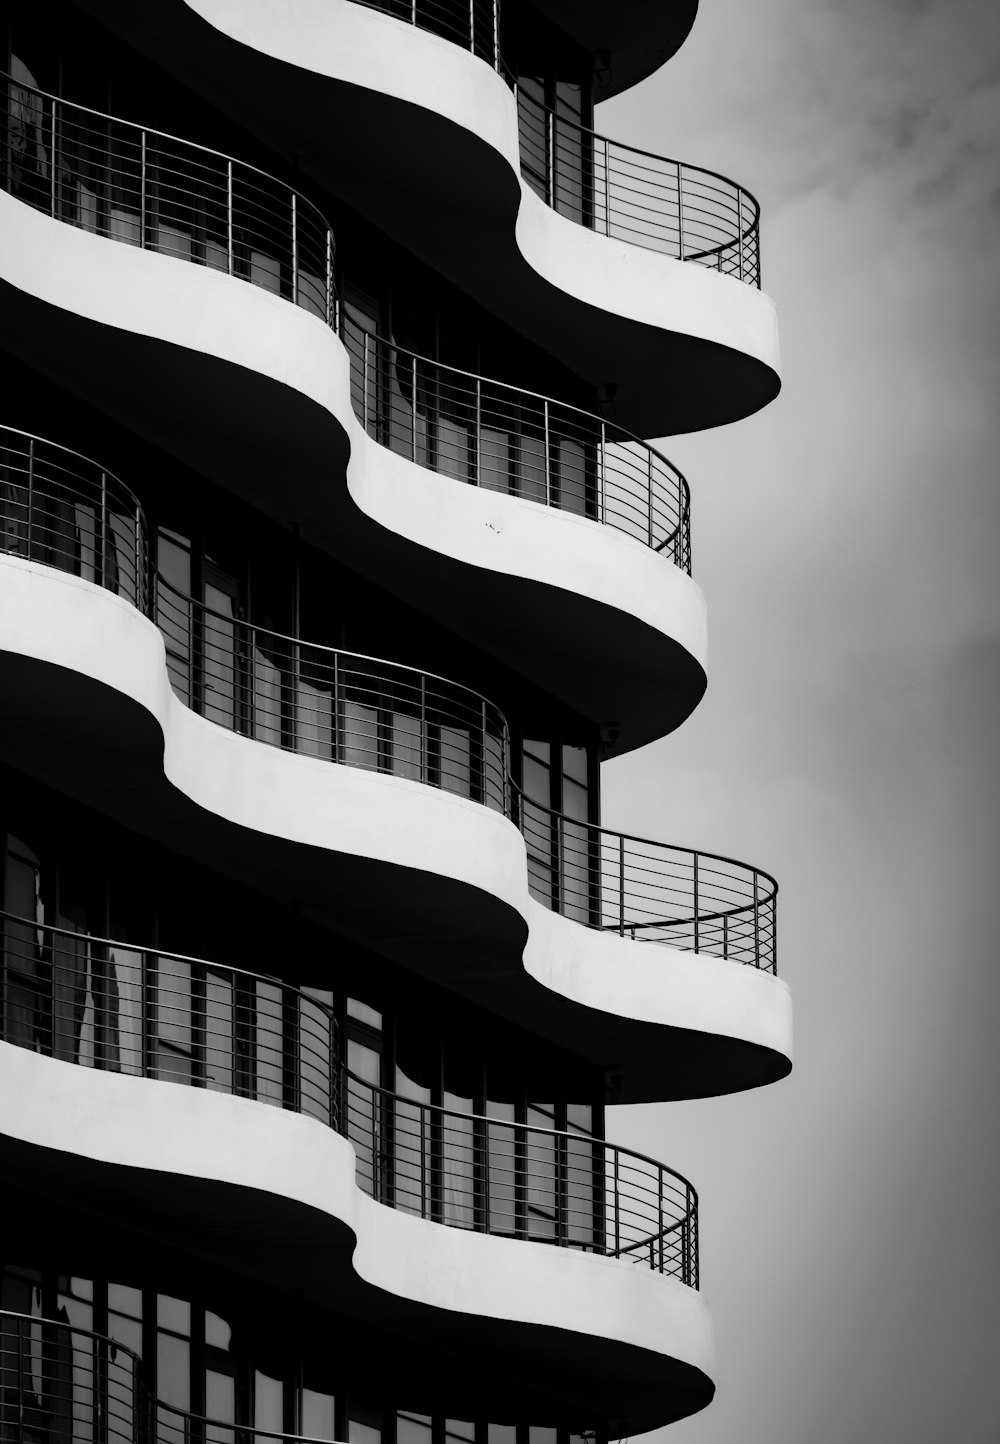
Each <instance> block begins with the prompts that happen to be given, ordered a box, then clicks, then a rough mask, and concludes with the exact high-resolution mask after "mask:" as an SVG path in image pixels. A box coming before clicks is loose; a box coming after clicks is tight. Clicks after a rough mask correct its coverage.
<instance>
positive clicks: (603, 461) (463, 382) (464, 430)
mask: <svg viewBox="0 0 1000 1444" xmlns="http://www.w3.org/2000/svg"><path fill="white" fill-rule="evenodd" d="M341 338H342V340H343V342H344V345H345V346H346V348H347V351H348V353H349V355H350V357H351V402H352V405H353V407H354V413H355V415H356V416H357V418H358V420H359V421H360V422H361V424H362V426H363V427H364V429H365V431H366V432H367V433H368V435H369V436H371V437H373V438H374V439H375V440H376V441H378V442H380V443H381V444H382V445H383V446H387V447H389V448H390V450H392V451H394V452H396V453H397V454H398V455H400V456H404V457H408V458H409V459H410V460H412V461H413V462H414V463H415V464H416V465H418V466H424V467H427V468H428V470H430V471H436V472H440V473H442V474H443V475H445V476H451V477H453V478H454V479H455V480H456V481H462V482H465V483H467V484H468V485H471V486H479V487H483V488H484V489H486V490H488V491H493V492H500V493H502V494H505V495H509V496H517V497H521V498H522V499H524V500H526V501H533V502H537V503H538V504H539V505H542V506H550V507H555V508H557V509H559V510H562V511H569V512H573V513H574V514H575V515H577V516H581V517H586V518H587V519H588V520H591V521H596V522H600V523H603V524H604V525H605V526H609V527H613V528H614V529H615V530H616V531H620V532H623V533H624V534H625V535H626V536H630V537H633V538H634V539H635V540H637V541H640V542H642V543H643V544H644V545H646V546H649V547H651V548H652V549H653V550H654V551H657V552H661V553H662V554H663V555H664V556H666V557H669V558H670V560H671V561H673V563H674V565H675V566H678V567H680V568H681V569H682V570H683V571H685V572H687V574H688V575H689V576H690V574H691V514H690V513H691V498H690V492H689V490H688V484H687V482H686V481H685V479H684V477H683V476H682V475H681V473H680V472H679V471H678V470H677V468H676V467H675V466H673V465H672V464H671V463H670V462H669V461H668V460H667V459H666V457H665V456H663V455H661V453H660V452H659V451H657V450H656V449H655V447H652V446H649V445H648V444H647V443H646V442H645V441H642V440H641V439H640V438H639V437H638V436H633V435H632V433H631V432H629V431H626V430H625V429H624V428H623V427H621V426H618V425H616V424H615V423H614V422H612V421H607V420H603V419H602V418H601V417H598V416H594V415H593V414H591V413H590V412H587V411H582V410H581V409H580V408H579V407H576V406H568V405H566V404H565V403H563V402H561V401H554V400H552V399H551V398H549V397H546V396H540V395H538V394H537V393H535V392H531V391H522V390H520V389H518V388H517V387H514V386H508V385H506V384H505V383H503V382H500V381H492V380H490V379H489V378H487V377H484V376H477V375H475V374H474V373H472V372H470V371H461V370H459V369H458V368H457V367H454V366H443V365H441V364H440V363H439V362H436V361H431V360H430V359H429V358H428V357H426V356H418V355H416V354H415V353H414V352H412V351H407V350H405V349H404V348H403V347H401V346H396V345H393V344H392V343H390V342H387V341H386V340H384V339H383V338H382V337H380V336H375V335H372V334H371V333H370V332H367V331H364V330H363V329H362V328H361V327H360V326H358V325H357V324H356V323H354V322H352V321H351V320H350V318H349V317H344V319H343V322H342V325H341ZM414 398H416V399H415V400H414Z"/></svg>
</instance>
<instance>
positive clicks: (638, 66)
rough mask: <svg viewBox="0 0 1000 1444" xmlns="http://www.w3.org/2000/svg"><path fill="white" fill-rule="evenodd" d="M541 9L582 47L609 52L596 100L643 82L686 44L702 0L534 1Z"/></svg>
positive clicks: (598, 51) (608, 97) (597, 51)
mask: <svg viewBox="0 0 1000 1444" xmlns="http://www.w3.org/2000/svg"><path fill="white" fill-rule="evenodd" d="M533 3H534V5H535V8H536V9H538V10H540V11H541V12H542V14H543V15H547V16H548V17H549V19H550V20H552V21H554V22H555V24H556V25H558V26H559V28H560V29H561V30H563V31H565V33H566V34H567V35H570V36H571V37H572V38H573V39H574V40H575V41H576V43H577V44H578V45H579V46H580V48H581V49H582V50H586V51H588V52H589V53H590V54H591V55H594V56H597V55H599V54H600V52H602V51H607V52H608V53H609V56H610V64H609V65H608V67H607V68H606V69H603V68H602V69H601V70H600V71H599V72H598V83H597V90H596V92H595V96H594V98H595V100H608V99H610V98H611V96H613V95H620V94H621V92H622V91H623V90H628V89H629V87H630V86H632V85H638V83H639V81H640V80H645V78H646V76H647V75H652V74H653V72H654V71H655V70H658V69H659V67H660V66H661V65H664V64H665V63H666V62H667V61H668V60H669V59H670V57H671V56H672V55H675V54H676V53H677V51H678V50H679V49H680V48H681V46H682V45H683V44H684V42H685V40H686V39H687V37H688V36H689V35H690V33H691V27H692V26H693V25H694V21H695V16H696V14H697V13H698V0H533Z"/></svg>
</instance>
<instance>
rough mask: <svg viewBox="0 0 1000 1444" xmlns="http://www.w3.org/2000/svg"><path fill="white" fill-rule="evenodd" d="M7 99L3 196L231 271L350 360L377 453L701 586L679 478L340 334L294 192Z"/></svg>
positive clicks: (441, 370)
mask: <svg viewBox="0 0 1000 1444" xmlns="http://www.w3.org/2000/svg"><path fill="white" fill-rule="evenodd" d="M421 13H422V12H421ZM491 13H492V6H491ZM4 88H5V89H6V92H7V95H6V100H7V103H6V105H4V104H3V97H2V96H0V184H2V186H3V188H4V189H6V190H8V191H9V192H10V193H11V194H13V195H15V196H17V197H18V198H19V199H21V200H24V201H26V202H27V203H28V204H30V205H33V206H35V207H36V208H37V209H40V210H42V211H44V212H46V213H47V214H49V215H51V216H53V217H54V218H55V219H57V220H62V221H66V222H68V223H69V224H72V225H75V226H78V227H79V228H82V229H84V230H89V231H93V232H94V233H96V234H99V235H102V236H105V237H106V238H108V239H111V240H116V241H120V242H125V243H127V244H132V245H136V246H140V247H144V248H146V249H149V250H153V251H156V252H159V253H162V254H166V255H170V256H173V257H174V258H177V259H182V260H185V261H190V262H193V263H195V264H198V265H203V266H207V267H209V268H210V269H214V270H220V271H224V272H228V274H229V275H231V276H236V277H237V278H238V279H241V280H244V281H248V282H251V283H252V284H255V285H258V286H261V287H263V288H264V289H265V290H268V291H271V292H274V293H275V294H278V295H280V296H282V297H284V298H285V299H286V300H290V301H292V302H293V303H294V304H296V305H299V306H301V307H303V308H304V309H306V310H308V311H310V312H311V313H313V314H315V315H317V316H319V317H321V319H323V320H325V321H326V322H327V324H328V325H329V326H330V327H331V328H332V329H333V330H334V331H336V332H338V333H339V334H340V336H341V339H342V341H343V342H344V345H345V347H346V349H347V350H348V352H349V354H350V357H351V361H352V368H351V394H352V401H353V405H354V409H355V412H356V413H357V415H358V418H359V420H361V422H362V424H363V425H364V427H365V429H366V431H367V432H368V433H369V434H370V435H373V436H375V437H376V439H377V440H380V441H383V442H384V443H385V444H386V445H389V446H392V447H393V448H394V449H395V450H397V451H399V452H401V453H402V454H405V455H407V456H408V457H409V458H410V459H411V460H412V461H413V462H415V463H416V464H418V465H422V466H424V467H427V468H429V469H431V470H434V471H438V472H442V473H445V474H448V475H452V476H454V477H456V478H458V479H460V480H465V481H473V482H475V484H477V485H480V486H484V487H486V488H488V489H490V490H493V491H501V492H507V493H509V494H513V495H517V496H522V497H526V498H528V499H529V500H532V501H536V502H541V503H542V504H544V505H549V506H555V507H559V508H561V509H563V510H570V511H574V512H576V513H578V514H579V515H582V516H585V517H587V518H589V519H591V520H594V521H598V522H602V523H605V524H606V525H609V526H612V527H614V528H616V529H617V530H619V531H622V532H625V533H626V535H629V536H633V537H636V538H638V539H639V540H641V541H643V542H645V543H646V544H647V545H648V546H650V547H653V548H654V549H655V550H657V551H662V552H664V553H666V554H668V555H669V556H670V557H671V558H672V560H673V561H674V563H675V564H676V565H677V566H680V567H681V568H683V569H684V570H685V571H687V572H690V570H691V527H690V495H689V491H688V486H687V482H686V481H685V479H684V477H683V476H682V475H681V473H680V472H679V471H678V470H677V469H676V467H674V466H672V465H671V463H670V462H669V461H668V460H667V459H666V458H665V457H664V456H662V455H661V453H660V452H658V451H656V450H655V448H653V447H651V446H648V445H647V444H646V442H644V441H643V440H642V439H641V438H639V437H637V436H634V435H633V434H632V433H630V432H628V431H626V430H625V429H624V428H622V427H620V426H618V425H617V424H616V423H613V422H609V421H606V420H604V419H602V418H601V417H599V416H594V415H593V414H591V413H588V412H586V411H584V410H582V409H581V408H579V407H575V406H570V405H567V404H564V403H562V402H558V401H555V400H554V399H552V398H549V397H544V396H541V395H539V394H537V393H535V392H531V391H527V390H519V389H518V388H516V387H513V386H510V385H508V384H507V383H504V382H499V381H493V380H491V379H490V378H488V377H482V376H475V375H473V374H472V373H470V372H463V371H460V370H459V369H458V368H455V367H447V366H442V365H440V364H439V363H437V362H434V361H431V360H430V359H429V358H427V357H423V356H418V355H417V354H416V353H414V352H404V351H403V350H401V349H400V348H399V347H396V346H394V345H393V344H392V343H391V342H390V341H386V340H385V339H384V338H381V337H374V336H369V334H368V333H366V332H362V331H361V330H360V328H357V327H355V326H353V325H348V324H344V323H343V320H342V318H341V315H340V306H339V303H338V298H337V295H336V291H335V287H334V279H333V256H334V249H335V243H334V235H333V230H332V228H331V227H330V226H329V224H328V223H327V222H326V220H325V219H324V218H323V216H322V215H321V213H320V212H319V211H318V210H317V209H316V207H315V206H313V205H312V204H311V202H308V201H306V200H304V198H303V197H302V196H301V195H299V194H298V193H297V192H295V191H293V190H292V189H291V188H290V187H288V186H286V185H285V184H284V183H283V182H280V181H277V180H274V179H273V178H272V177H270V176H268V175H267V174H266V173H265V172H263V171H261V170H259V169H257V168H256V167H254V166H247V165H245V164H244V163H243V162H242V161H235V160H233V159H232V158H231V157H229V156H226V155H223V154H222V153H221V152H218V151H213V150H210V149H208V148H207V147H205V146H202V145H199V144H197V143H195V142H190V141H185V140H181V139H179V138H177V137H176V136H172V135H168V134H167V133H166V132H162V131H154V130H151V129H148V128H144V127H141V126H137V125H133V124H132V123H131V122H127V121H120V120H117V119H115V118H114V117H112V116H109V115H104V114H102V113H101V112H99V111H94V110H91V109H89V108H88V107H86V106H78V105H75V104H73V103H71V102H68V101H63V100H60V99H59V98H58V97H56V96H53V95H50V94H49V93H48V92H46V91H42V90H37V89H35V88H34V87H32V86H28V85H25V84H23V83H22V82H20V81H15V80H13V79H12V78H11V77H10V76H6V75H5V76H3V77H0V90H3V89H4ZM15 102H16V103H15ZM171 147H172V148H174V150H175V151H176V154H175V153H173V151H171V150H170V148H171ZM53 157H54V161H53ZM234 167H235V169H234ZM359 347H360V351H359ZM369 351H371V353H372V354H371V358H370V359H369ZM401 356H405V357H406V358H407V365H408V367H409V376H410V382H411V383H412V387H411V390H410V393H409V400H407V398H406V395H405V394H404V390H403V389H401V386H400V385H398V384H397V385H393V379H394V378H396V379H398V380H400V381H401V382H402V386H403V387H404V388H405V386H406V384H407V381H406V378H405V377H402V376H401V375H400V374H399V372H398V365H397V360H398V358H399V357H401ZM383 375H384V377H385V381H384V384H382V383H381V382H380V380H379V378H380V377H381V376H383ZM415 396H416V398H417V399H416V403H415V404H414V397H415Z"/></svg>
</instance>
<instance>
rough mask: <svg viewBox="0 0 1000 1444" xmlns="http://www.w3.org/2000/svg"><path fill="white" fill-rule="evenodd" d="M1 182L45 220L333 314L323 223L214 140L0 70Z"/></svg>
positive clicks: (328, 235) (329, 249)
mask: <svg viewBox="0 0 1000 1444" xmlns="http://www.w3.org/2000/svg"><path fill="white" fill-rule="evenodd" d="M0 117H2V125H0V141H2V161H0V184H2V188H3V189H4V190H6V191H7V192H9V194H11V195H13V196H15V197H16V198H17V199H18V200H20V201H24V202H25V203H26V204H27V205H30V206H33V207H34V208H35V209H36V210H40V211H43V212H44V213H45V214H46V215H49V216H52V217H53V218H54V219H55V220H59V221H64V222H66V223H67V224H69V225H73V226H78V227H79V228H80V229H81V230H84V231H89V232H91V233H92V234H94V235H100V236H104V237H106V238H107V239H108V240H113V241H118V242H120V243H122V244H124V245H129V246H137V247H140V248H142V249H145V250H150V251H156V252H159V254H161V255H165V256H172V257H174V259H176V260H182V261H190V262H193V263H194V264H196V265H201V266H207V267H208V268H209V269H210V270H214V271H221V272H223V273H224V274H226V275H229V276H233V277H235V278H236V279H237V280H242V281H248V282H250V283H251V284H252V285H255V286H261V287H262V288H263V289H264V290H266V291H271V292H272V293H274V294H275V295H279V296H283V297H284V298H285V299H286V300H289V301H291V302H292V303H293V304H295V305H298V306H302V307H303V308H304V309H305V310H307V311H310V312H312V313H313V314H314V315H316V316H319V317H321V318H323V319H324V320H326V321H327V322H328V323H329V324H330V325H333V324H334V311H335V299H334V290H333V252H334V238H333V231H332V230H331V228H330V226H329V225H328V223H327V222H326V221H325V220H324V218H323V216H322V215H321V214H320V212H319V211H318V210H317V209H316V207H315V206H314V205H313V204H312V203H311V202H310V201H308V200H306V199H304V197H302V196H301V195H299V194H298V193H297V192H296V191H294V190H292V189H291V188H290V187H289V186H286V185H285V184H284V183H283V182H282V181H278V180H275V179H274V177H273V176H269V175H267V174H266V173H265V172H264V171H261V170H258V169H257V168H256V167H255V166H250V165H246V164H245V163H244V162H243V161H240V160H236V159H234V158H233V157H232V156H228V155H224V154H222V153H221V152H220V151H214V150H210V149H209V148H208V147H206V146H202V145H198V144H196V143H195V142H194V141H189V140H182V139H180V138H179V137H178V136H173V135H168V134H165V133H164V132H162V131H155V130H150V129H148V128H146V127H143V126H139V125H133V124H132V123H131V122H130V121H125V120H119V119H117V118H116V117H114V116H111V115H105V114H103V113H102V112H100V111H96V110H90V109H89V108H88V107H87V106H83V105H75V104H72V103H70V102H69V101H64V100H60V99H58V97H56V96H54V95H49V94H48V93H47V92H45V91H41V90H35V89H33V88H32V87H31V86H28V85H24V84H22V83H21V82H19V81H16V80H13V79H12V78H11V77H10V76H9V75H2V76H0Z"/></svg>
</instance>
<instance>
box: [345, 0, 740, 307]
mask: <svg viewBox="0 0 1000 1444" xmlns="http://www.w3.org/2000/svg"><path fill="white" fill-rule="evenodd" d="M355 3H357V4H361V5H365V6H367V7H368V8H369V9H374V10H380V11H382V12H383V13H384V14H387V15H393V16H395V17H396V18H397V19H399V20H403V21H405V22H408V23H409V24H411V25H415V26H416V27H417V28H418V29H420V30H428V31H431V32H432V33H434V34H436V35H441V36H443V37H444V38H445V39H446V40H450V41H452V42H453V43H454V44H456V45H459V46H461V47H462V48H463V49H465V50H470V51H472V53H473V54H475V55H477V56H479V58H480V59H482V60H485V61H486V62H487V63H488V64H489V65H491V66H492V67H493V68H494V69H495V70H496V71H497V72H498V73H499V74H500V75H501V76H502V77H503V78H504V80H505V81H506V83H507V85H508V86H509V87H510V89H511V90H513V91H514V93H515V95H516V97H517V114H518V140H519V149H520V159H521V174H522V175H523V177H524V179H525V180H526V181H527V183H528V184H529V185H530V186H531V188H532V190H533V191H535V193H536V194H537V195H538V196H539V197H540V198H541V199H542V200H543V201H544V202H545V204H546V205H548V206H551V207H552V208H553V210H556V211H558V212H559V213H560V214H561V215H564V216H568V217H569V218H570V219H571V220H574V221H576V222H577V224H579V225H582V226H586V227H587V228H588V229H589V230H594V231H598V232H599V233H600V234H602V235H606V236H613V237H616V238H617V239H619V240H623V241H627V242H629V243H631V244H632V245H635V246H641V247H643V248H644V249H645V250H651V251H659V252H661V253H662V254H664V255H668V256H672V257H674V258H676V259H678V260H681V261H694V262H695V263H696V264H698V265H702V266H708V267H710V268H711V269H712V270H715V271H719V272H721V273H722V274H723V275H726V276H735V277H736V278H737V280H740V281H744V282H746V283H747V284H748V285H751V286H757V287H759V286H760V207H759V205H758V204H757V201H756V200H755V199H754V197H753V196H752V195H751V194H750V192H749V191H748V190H746V189H745V188H744V187H743V186H741V185H738V184H737V183H736V182H735V181H732V180H730V179H729V178H728V177H727V176H724V175H720V174H719V173H718V172H717V171H710V170H705V169H704V168H703V167H701V166H696V165H689V164H688V163H687V162H685V161H680V160H671V159H668V157H666V156H662V155H655V154H654V153H653V152H652V151H646V150H639V149H637V148H636V147H635V146H631V145H623V144H622V143H621V142H620V141H615V140H610V139H608V137H607V136H603V135H598V134H597V133H596V132H595V131H593V130H589V129H588V128H587V127H586V126H583V125H581V124H580V123H579V122H578V121H575V120H573V118H572V116H569V115H563V114H560V113H559V111H558V110H553V109H552V107H551V106H549V105H546V103H545V101H544V98H543V95H542V87H541V85H540V83H539V82H538V81H536V80H531V79H529V78H527V77H518V76H516V75H515V73H514V71H513V70H512V69H511V68H510V67H509V66H508V65H507V64H506V62H505V61H504V60H503V58H502V57H501V55H500V52H499V48H498V30H497V16H498V5H497V4H496V3H495V0H493V3H491V0H355Z"/></svg>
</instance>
